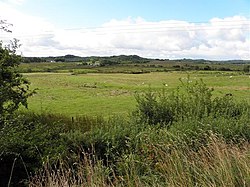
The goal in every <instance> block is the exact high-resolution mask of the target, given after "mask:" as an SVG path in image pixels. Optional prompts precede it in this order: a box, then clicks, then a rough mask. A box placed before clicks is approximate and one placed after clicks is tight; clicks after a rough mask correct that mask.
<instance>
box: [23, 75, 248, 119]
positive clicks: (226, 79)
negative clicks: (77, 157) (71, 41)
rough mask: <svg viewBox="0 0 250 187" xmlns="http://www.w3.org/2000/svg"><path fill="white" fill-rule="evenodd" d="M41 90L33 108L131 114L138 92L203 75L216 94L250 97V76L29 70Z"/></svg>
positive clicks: (70, 113) (32, 101) (73, 113)
mask: <svg viewBox="0 0 250 187" xmlns="http://www.w3.org/2000/svg"><path fill="white" fill-rule="evenodd" d="M24 75H25V77H27V78H28V80H29V81H30V82H31V87H32V88H33V89H35V88H37V94H35V95H34V96H32V97H31V98H30V99H29V110H31V111H34V112H37V113H43V112H47V113H57V114H58V113H59V114H64V115H67V116H81V115H94V116H96V115H97V116H98V115H102V116H109V115H114V114H129V113H130V112H132V111H133V110H134V109H135V107H136V101H135V98H134V95H135V93H140V92H142V91H146V90H148V89H152V90H154V91H161V90H162V89H165V90H167V91H168V90H171V89H174V88H176V87H177V86H178V85H180V84H181V82H180V80H182V81H186V80H187V77H188V76H190V80H191V81H196V80H199V79H202V80H203V81H204V82H205V83H206V84H207V86H209V87H212V88H214V95H215V96H220V95H225V94H228V93H231V94H232V95H233V96H234V97H235V98H236V99H237V100H246V101H247V102H249V101H250V76H249V75H246V74H242V73H240V72H232V71H230V72H222V71H190V72H187V71H185V72H184V71H169V72H151V73H143V74H124V73H85V74H74V73H48V72H47V73H39V72H38V73H25V74H24Z"/></svg>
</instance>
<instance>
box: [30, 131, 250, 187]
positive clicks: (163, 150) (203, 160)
mask: <svg viewBox="0 0 250 187" xmlns="http://www.w3.org/2000/svg"><path fill="white" fill-rule="evenodd" d="M165 135H167V136H168V135H169V134H165ZM206 138H207V144H206V145H203V146H200V147H199V149H198V150H192V149H190V147H189V145H187V144H185V143H182V145H181V146H180V145H177V144H176V143H174V142H171V144H169V143H167V144H165V143H160V144H154V143H148V142H145V143H143V144H142V145H141V146H142V147H141V152H142V153H141V154H138V153H133V152H129V153H127V154H124V155H123V156H122V157H121V158H119V159H118V160H117V163H116V165H113V166H107V165H106V164H104V163H103V161H102V160H99V159H97V158H96V157H95V156H93V155H92V156H91V155H89V154H84V155H83V157H82V158H79V159H78V160H77V162H75V167H72V165H70V164H67V163H65V162H60V163H59V165H58V166H57V170H55V169H52V168H53V166H51V165H50V164H49V163H46V164H45V165H44V168H43V170H41V171H40V172H39V173H37V175H36V176H35V177H33V178H32V180H31V181H30V183H29V186H30V187H40V186H55V187H57V186H58V187H59V186H71V185H72V186H183V187H184V186H185V187H186V186H204V187H205V186H243V187H244V186H249V185H250V166H249V164H248V163H249V161H250V152H249V144H245V143H243V144H242V145H235V144H228V143H226V142H225V141H224V140H223V139H220V138H218V137H217V136H215V135H213V134H211V135H210V136H207V137H206Z"/></svg>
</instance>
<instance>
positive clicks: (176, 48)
mask: <svg viewBox="0 0 250 187" xmlns="http://www.w3.org/2000/svg"><path fill="white" fill-rule="evenodd" d="M0 20H7V21H8V22H9V23H12V24H13V26H12V27H10V29H11V30H12V31H13V32H12V33H5V32H2V31H0V40H2V41H3V42H4V43H6V42H7V41H8V40H9V39H11V38H18V39H19V40H20V43H21V44H22V47H21V48H20V52H22V54H23V55H24V56H59V55H66V54H74V55H79V56H110V55H120V54H127V55H129V54H136V55H140V56H143V57H149V58H163V59H165V58H169V59H176V58H193V59H200V58H204V59H210V60H227V59H250V0H0Z"/></svg>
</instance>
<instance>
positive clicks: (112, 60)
mask: <svg viewBox="0 0 250 187" xmlns="http://www.w3.org/2000/svg"><path fill="white" fill-rule="evenodd" d="M159 61H160V62H163V63H164V62H179V63H199V64H210V63H231V64H250V60H226V61H211V60H205V59H186V58H184V59H177V60H169V59H148V58H143V57H140V56H138V55H119V56H109V57H99V56H90V57H80V56H75V55H71V54H68V55H65V56H55V57H53V56H49V57H24V63H32V62H82V63H92V64H93V63H98V64H100V65H115V64H135V63H148V62H159Z"/></svg>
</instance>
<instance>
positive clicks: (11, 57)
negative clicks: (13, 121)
mask: <svg viewBox="0 0 250 187" xmlns="http://www.w3.org/2000/svg"><path fill="white" fill-rule="evenodd" d="M0 26H1V20H0ZM1 29H4V28H1V27H0V31H1ZM4 30H5V29H4ZM18 47H19V44H18V40H15V39H14V40H13V41H12V42H11V44H10V45H9V47H3V45H2V43H1V41H0V125H2V124H3V121H4V120H5V119H6V118H7V117H8V115H10V114H12V113H13V112H14V111H15V110H17V109H18V107H19V105H20V104H21V105H23V106H25V107H27V98H28V97H29V96H31V95H32V94H33V93H34V92H33V91H31V90H30V88H29V82H28V80H26V79H25V78H24V77H23V76H22V74H20V73H18V72H17V70H16V69H17V67H18V66H19V64H20V63H21V56H19V55H17V54H16V50H17V49H18Z"/></svg>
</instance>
